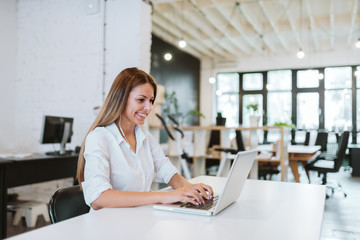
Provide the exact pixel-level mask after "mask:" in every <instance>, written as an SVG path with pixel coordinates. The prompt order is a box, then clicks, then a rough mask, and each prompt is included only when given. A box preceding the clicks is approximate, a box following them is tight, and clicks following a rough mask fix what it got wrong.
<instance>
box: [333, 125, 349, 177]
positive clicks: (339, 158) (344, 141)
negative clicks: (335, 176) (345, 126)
mask: <svg viewBox="0 0 360 240" xmlns="http://www.w3.org/2000/svg"><path fill="white" fill-rule="evenodd" d="M349 135H350V133H349V131H344V132H343V134H342V135H341V137H340V139H339V148H338V150H337V152H336V159H335V169H336V170H339V169H340V167H341V165H342V164H343V161H344V158H345V152H346V149H347V147H348V143H349Z"/></svg>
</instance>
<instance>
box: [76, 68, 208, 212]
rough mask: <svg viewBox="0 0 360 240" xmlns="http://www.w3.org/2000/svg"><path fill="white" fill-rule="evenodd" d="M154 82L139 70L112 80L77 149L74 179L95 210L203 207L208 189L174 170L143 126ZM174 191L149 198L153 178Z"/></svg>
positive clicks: (151, 101) (153, 92) (153, 90)
mask: <svg viewBox="0 0 360 240" xmlns="http://www.w3.org/2000/svg"><path fill="white" fill-rule="evenodd" d="M156 91H157V86H156V83H155V81H154V79H153V78H152V77H151V76H150V75H149V74H147V73H145V72H144V71H141V70H139V69H137V68H127V69H124V70H123V71H122V72H121V73H120V74H119V75H118V76H117V77H116V78H115V80H114V82H113V84H112V86H111V89H110V91H109V93H108V95H107V97H106V100H105V102H104V104H103V106H102V107H101V109H100V113H99V114H98V116H97V117H96V119H95V121H94V123H93V124H92V126H91V128H90V130H89V132H88V134H87V136H86V138H85V140H84V142H83V144H82V147H81V151H80V155H79V161H78V172H77V178H78V180H79V182H80V183H81V185H82V188H83V191H84V197H85V201H86V203H87V204H88V205H89V206H91V207H92V208H93V209H95V210H97V209H101V208H109V207H132V206H141V205H147V204H155V203H173V202H190V203H193V204H195V205H198V204H201V203H203V202H204V200H203V197H205V198H208V199H210V198H212V197H213V191H212V188H211V187H210V186H208V185H205V184H191V183H189V182H188V181H186V180H185V179H184V178H183V177H182V176H181V175H179V174H178V173H177V170H176V168H175V167H174V166H173V165H172V164H171V163H170V161H169V159H168V158H167V157H166V156H165V154H164V153H163V151H162V150H161V148H160V146H159V144H158V143H157V142H156V141H155V140H154V138H153V137H152V136H151V135H150V134H149V133H148V132H147V131H145V130H144V129H142V128H141V127H140V125H143V124H144V121H145V119H146V116H147V115H148V114H149V113H150V111H151V108H152V105H153V103H154V101H155V97H156ZM155 177H156V178H157V179H161V180H162V181H163V182H165V183H168V184H169V185H170V186H171V187H172V188H173V189H174V190H173V191H169V192H150V187H151V183H152V181H153V180H154V178H155Z"/></svg>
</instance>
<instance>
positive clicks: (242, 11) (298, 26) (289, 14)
mask: <svg viewBox="0 0 360 240" xmlns="http://www.w3.org/2000/svg"><path fill="white" fill-rule="evenodd" d="M359 1H360V0H262V1H261V0H238V1H234V0H152V1H151V2H152V5H153V13H152V14H153V15H152V32H153V33H154V34H155V35H156V36H158V37H160V38H161V39H163V40H165V41H167V42H169V43H171V44H173V45H177V43H178V41H179V40H180V39H184V40H186V42H187V46H186V47H185V48H184V51H186V52H188V53H190V54H192V55H194V56H196V57H198V58H201V59H202V58H211V59H217V60H229V59H238V58H242V57H249V56H269V55H270V56H271V55H274V56H275V55H296V53H297V52H298V51H299V49H300V48H302V49H303V50H304V52H305V54H309V53H316V52H328V51H334V50H339V49H349V48H353V47H354V44H355V42H356V40H357V39H358V37H359V22H360V19H359V14H360V13H359V9H358V5H359ZM300 20H301V21H300Z"/></svg>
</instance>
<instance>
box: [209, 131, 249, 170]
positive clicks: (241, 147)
mask: <svg viewBox="0 0 360 240" xmlns="http://www.w3.org/2000/svg"><path fill="white" fill-rule="evenodd" d="M235 134H236V137H235V139H236V145H237V148H214V150H215V151H219V152H225V153H226V154H225V155H224V157H223V158H222V159H221V162H220V165H219V169H218V173H217V175H216V176H218V177H219V176H221V174H222V172H223V169H224V166H225V162H226V159H227V158H228V155H229V154H237V153H238V152H241V151H245V144H244V141H243V137H242V134H241V131H240V130H235Z"/></svg>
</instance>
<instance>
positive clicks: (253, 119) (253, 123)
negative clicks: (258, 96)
mask: <svg viewBox="0 0 360 240" xmlns="http://www.w3.org/2000/svg"><path fill="white" fill-rule="evenodd" d="M258 107H259V105H258V104H257V103H249V104H248V105H247V106H246V109H247V110H248V111H249V112H250V127H258V126H259V120H260V116H258V115H257V114H256V113H257V111H258Z"/></svg>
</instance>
